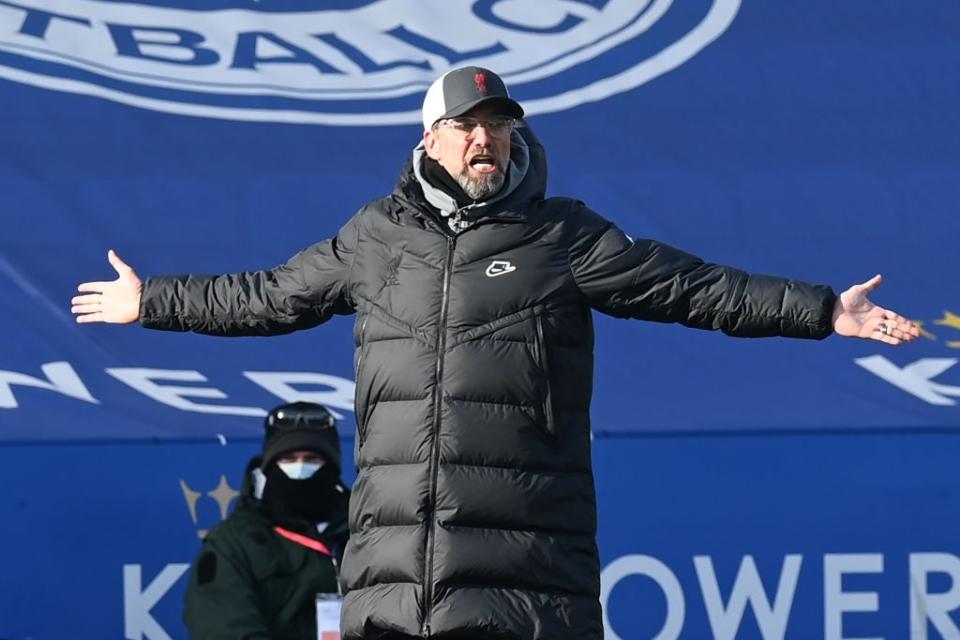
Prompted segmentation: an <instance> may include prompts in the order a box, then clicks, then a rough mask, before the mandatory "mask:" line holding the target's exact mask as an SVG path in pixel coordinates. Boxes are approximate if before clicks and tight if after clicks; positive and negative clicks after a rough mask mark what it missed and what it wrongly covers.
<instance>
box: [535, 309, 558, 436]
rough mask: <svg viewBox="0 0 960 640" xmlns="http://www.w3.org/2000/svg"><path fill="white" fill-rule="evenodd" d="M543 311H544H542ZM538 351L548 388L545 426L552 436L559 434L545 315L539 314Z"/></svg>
mask: <svg viewBox="0 0 960 640" xmlns="http://www.w3.org/2000/svg"><path fill="white" fill-rule="evenodd" d="M541 313H542V312H541ZM537 351H538V354H537V355H538V356H539V359H540V368H541V369H542V370H543V376H544V385H545V386H546V389H545V391H544V396H543V413H544V426H545V428H546V430H547V434H548V435H549V436H551V437H555V436H556V435H557V432H556V426H555V425H554V423H553V398H552V397H551V384H550V361H549V359H548V358H547V340H546V338H545V337H544V332H543V316H542V315H541V314H539V313H538V314H537Z"/></svg>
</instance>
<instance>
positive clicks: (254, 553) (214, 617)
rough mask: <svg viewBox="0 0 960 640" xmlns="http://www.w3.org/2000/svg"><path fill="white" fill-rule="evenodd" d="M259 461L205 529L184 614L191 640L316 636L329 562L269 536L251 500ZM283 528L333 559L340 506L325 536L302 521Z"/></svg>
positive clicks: (341, 534) (342, 532)
mask: <svg viewBox="0 0 960 640" xmlns="http://www.w3.org/2000/svg"><path fill="white" fill-rule="evenodd" d="M259 464H260V459H259V458H254V459H253V460H251V461H250V463H249V464H248V465H247V471H246V475H245V477H244V484H243V489H242V491H241V497H240V499H239V502H238V504H237V507H236V509H235V510H234V512H233V513H232V514H230V517H228V518H227V519H226V520H224V521H223V522H221V523H220V524H219V525H217V526H216V527H214V528H213V529H211V530H210V532H209V533H208V534H207V536H206V538H205V539H204V541H203V547H202V548H201V550H200V554H199V555H198V557H197V561H196V562H195V563H194V566H193V571H192V573H191V575H190V584H189V586H188V587H187V595H186V601H185V606H184V612H183V619H184V622H185V623H186V625H187V629H188V630H189V631H190V637H191V638H193V639H194V640H252V639H258V640H259V639H263V638H270V639H271V640H285V639H291V640H293V639H296V640H305V639H308V638H309V639H314V638H316V636H317V634H316V620H315V609H314V598H315V595H316V594H317V593H335V592H336V591H337V570H336V566H335V563H334V561H333V560H332V559H331V558H329V557H327V556H325V555H323V554H322V553H320V552H318V551H315V550H313V549H310V548H308V547H305V546H303V545H301V544H298V543H296V542H293V541H291V540H288V539H286V538H284V537H282V536H280V534H278V533H277V532H276V531H274V529H273V527H274V523H273V522H271V520H270V519H269V518H268V516H267V514H266V512H265V510H264V509H263V507H262V506H261V503H260V501H259V500H257V499H256V498H255V497H254V496H253V487H252V483H251V482H250V475H251V472H252V470H253V469H254V468H255V467H257V466H259ZM345 506H346V500H344V507H345ZM283 524H284V527H285V528H286V529H288V530H291V531H295V532H296V533H299V534H301V535H307V536H309V537H311V538H314V539H316V540H319V541H321V542H322V543H323V544H324V545H325V546H326V547H327V548H329V549H331V550H332V551H333V552H334V553H335V554H337V553H338V552H341V551H342V549H343V546H344V544H345V542H346V537H347V525H346V511H345V509H344V512H343V516H342V518H340V519H339V521H338V522H334V523H331V525H330V526H329V527H328V528H327V529H326V531H324V534H323V535H316V534H315V533H314V534H311V533H310V531H311V529H313V530H314V531H315V528H314V527H312V525H310V524H309V523H307V522H299V523H295V522H285V523H283Z"/></svg>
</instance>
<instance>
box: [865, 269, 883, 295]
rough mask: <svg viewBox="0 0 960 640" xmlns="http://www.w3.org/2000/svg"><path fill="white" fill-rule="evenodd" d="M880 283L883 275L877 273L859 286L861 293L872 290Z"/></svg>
mask: <svg viewBox="0 0 960 640" xmlns="http://www.w3.org/2000/svg"><path fill="white" fill-rule="evenodd" d="M881 284H883V276H882V275H880V274H879V273H878V274H877V275H875V276H873V277H872V278H870V279H869V280H867V281H866V282H864V283H863V284H861V285H860V286H861V287H862V291H863V294H864V295H866V294H868V293H871V292H873V291H874V290H875V289H876V288H877V287H879V286H880V285H881Z"/></svg>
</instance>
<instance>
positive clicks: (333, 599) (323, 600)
mask: <svg viewBox="0 0 960 640" xmlns="http://www.w3.org/2000/svg"><path fill="white" fill-rule="evenodd" d="M342 602H343V599H342V598H341V597H340V596H338V595H337V594H335V593H318V594H317V640H340V604H341V603H342Z"/></svg>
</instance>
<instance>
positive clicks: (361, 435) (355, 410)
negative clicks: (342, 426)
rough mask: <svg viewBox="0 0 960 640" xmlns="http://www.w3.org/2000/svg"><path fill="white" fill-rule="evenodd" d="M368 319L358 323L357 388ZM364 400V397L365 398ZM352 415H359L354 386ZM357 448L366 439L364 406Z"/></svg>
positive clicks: (364, 354)
mask: <svg viewBox="0 0 960 640" xmlns="http://www.w3.org/2000/svg"><path fill="white" fill-rule="evenodd" d="M369 319H370V315H369V314H367V315H364V316H363V322H362V323H361V324H360V357H359V358H357V381H356V382H357V385H358V387H357V388H359V384H360V373H361V372H362V371H363V360H364V358H366V355H367V353H366V347H367V336H366V333H367V320H369ZM365 400H366V399H365ZM364 404H366V403H364ZM353 415H355V416H358V417H359V416H360V398H359V397H358V396H357V392H356V388H355V389H354V392H353ZM357 438H358V442H357V448H362V447H363V441H364V440H366V439H367V408H366V407H364V412H363V422H362V423H360V422H358V423H357Z"/></svg>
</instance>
